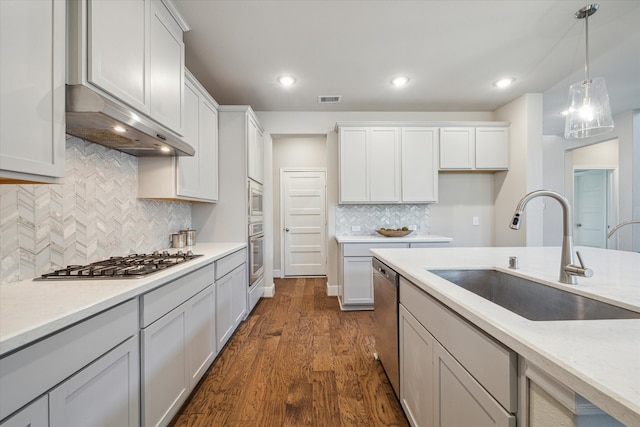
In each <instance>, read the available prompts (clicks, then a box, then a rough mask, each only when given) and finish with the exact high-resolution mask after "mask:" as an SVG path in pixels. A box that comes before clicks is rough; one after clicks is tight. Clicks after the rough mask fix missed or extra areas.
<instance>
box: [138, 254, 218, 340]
mask: <svg viewBox="0 0 640 427" xmlns="http://www.w3.org/2000/svg"><path fill="white" fill-rule="evenodd" d="M212 283H213V264H209V265H206V266H204V267H202V268H200V269H198V270H196V271H193V272H191V273H189V274H186V275H184V276H182V277H180V278H178V279H176V280H174V281H172V282H169V283H167V284H166V285H164V286H161V287H160V288H158V289H155V290H153V291H151V292H148V293H146V294H144V295H142V296H141V297H140V327H141V328H146V327H147V326H149V325H150V324H152V323H153V322H155V321H156V320H158V319H159V318H161V317H162V316H164V315H165V314H167V313H168V312H170V311H171V310H173V309H174V308H176V307H177V306H179V305H180V304H182V303H183V302H185V301H186V300H188V299H189V298H191V297H192V296H194V295H195V294H197V293H198V292H200V291H202V290H203V289H204V288H206V287H207V286H209V285H211V284H212Z"/></svg>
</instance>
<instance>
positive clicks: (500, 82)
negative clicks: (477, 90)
mask: <svg viewBox="0 0 640 427" xmlns="http://www.w3.org/2000/svg"><path fill="white" fill-rule="evenodd" d="M515 81H516V79H514V78H513V77H505V78H502V79H500V80H496V81H495V82H493V85H494V86H495V87H500V88H504V87H507V86H509V85H510V84H511V83H513V82H515Z"/></svg>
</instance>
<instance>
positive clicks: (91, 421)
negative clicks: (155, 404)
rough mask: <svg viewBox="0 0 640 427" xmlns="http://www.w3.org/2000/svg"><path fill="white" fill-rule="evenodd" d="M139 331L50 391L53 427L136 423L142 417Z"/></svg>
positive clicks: (107, 426) (125, 425)
mask: <svg viewBox="0 0 640 427" xmlns="http://www.w3.org/2000/svg"><path fill="white" fill-rule="evenodd" d="M138 349H139V345H138V335H137V334H136V335H134V336H133V337H131V338H129V339H128V340H126V341H125V342H123V343H122V344H120V345H119V346H118V347H116V348H114V349H113V350H111V351H110V352H109V353H107V354H105V355H104V356H102V357H101V358H99V359H98V360H96V361H95V362H93V363H91V364H90V365H89V366H87V367H86V368H84V369H83V370H82V371H80V372H78V373H77V374H75V375H74V376H72V377H71V378H69V379H68V380H66V381H64V382H63V383H62V384H60V385H59V386H57V387H56V388H55V389H53V390H52V391H51V392H50V393H49V417H50V420H49V421H50V423H49V425H50V426H51V427H85V426H95V427H101V426H102V427H109V426H123V427H136V426H138V425H139V422H140V417H139V410H140V396H139V395H140V369H139V366H140V355H139V352H138Z"/></svg>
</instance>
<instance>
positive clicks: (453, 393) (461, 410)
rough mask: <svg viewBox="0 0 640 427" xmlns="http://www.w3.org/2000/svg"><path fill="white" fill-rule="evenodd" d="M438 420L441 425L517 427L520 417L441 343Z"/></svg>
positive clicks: (437, 370) (437, 359) (437, 367)
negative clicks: (501, 404)
mask: <svg viewBox="0 0 640 427" xmlns="http://www.w3.org/2000/svg"><path fill="white" fill-rule="evenodd" d="M434 350H435V364H434V372H435V377H436V378H435V384H436V392H435V408H434V409H435V410H434V414H435V419H436V424H435V425H436V426H438V427H460V426H474V427H494V426H502V427H515V425H516V417H515V416H514V415H513V414H510V413H508V412H507V411H505V410H504V409H503V408H502V406H500V404H499V403H498V402H496V401H495V400H494V399H493V398H492V397H491V395H490V394H489V393H488V392H487V391H486V390H485V389H484V388H483V387H482V386H481V385H480V384H479V383H478V382H477V381H476V380H475V379H474V378H473V377H472V376H471V375H470V374H469V373H468V372H467V371H466V370H465V369H464V368H463V367H462V366H461V365H460V364H459V363H458V362H457V361H456V360H455V359H454V358H453V357H452V356H451V355H450V354H449V353H448V352H447V351H446V350H445V349H444V348H443V347H442V346H441V345H439V344H437V343H436V345H435V347H434Z"/></svg>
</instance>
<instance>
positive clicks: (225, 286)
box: [216, 273, 234, 353]
mask: <svg viewBox="0 0 640 427" xmlns="http://www.w3.org/2000/svg"><path fill="white" fill-rule="evenodd" d="M232 300H233V275H232V274H231V273H230V274H227V275H226V276H224V277H222V278H220V279H218V280H217V281H216V340H217V350H218V353H219V352H220V351H222V348H223V347H224V345H225V344H226V343H227V341H229V338H231V334H233V327H234V322H233V307H232V305H231V304H232Z"/></svg>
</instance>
